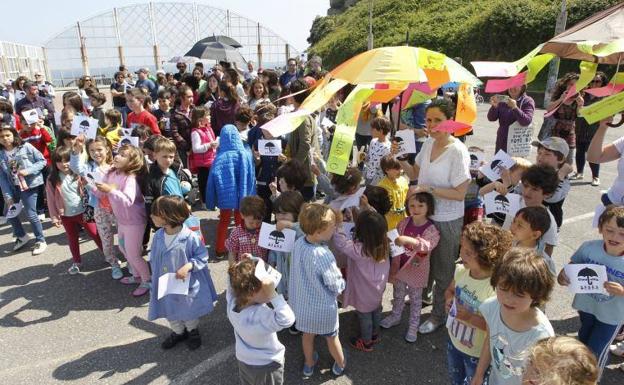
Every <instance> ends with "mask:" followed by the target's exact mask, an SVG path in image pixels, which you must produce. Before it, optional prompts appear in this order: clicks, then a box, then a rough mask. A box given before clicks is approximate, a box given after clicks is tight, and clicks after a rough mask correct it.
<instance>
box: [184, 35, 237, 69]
mask: <svg viewBox="0 0 624 385" xmlns="http://www.w3.org/2000/svg"><path fill="white" fill-rule="evenodd" d="M184 56H193V57H196V58H199V59H211V60H216V61H225V62H228V63H236V64H237V65H238V67H239V68H243V67H244V66H245V64H246V63H247V61H246V60H245V59H244V58H243V55H241V54H240V52H238V51H237V50H236V48H234V47H232V46H231V45H227V44H225V43H221V42H219V41H217V42H210V43H202V42H197V43H195V45H194V46H193V48H191V49H190V51H188V52H187V53H185V54H184Z"/></svg>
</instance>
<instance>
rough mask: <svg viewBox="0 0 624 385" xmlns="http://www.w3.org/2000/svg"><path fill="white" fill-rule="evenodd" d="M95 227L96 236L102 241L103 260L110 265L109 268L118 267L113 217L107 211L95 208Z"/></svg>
mask: <svg viewBox="0 0 624 385" xmlns="http://www.w3.org/2000/svg"><path fill="white" fill-rule="evenodd" d="M93 211H94V217H95V226H96V227H97V231H98V235H99V236H100V240H101V241H102V252H103V253H104V259H106V262H108V263H110V265H111V266H119V260H118V259H117V256H116V255H115V248H114V247H115V240H114V236H115V233H114V232H113V227H114V226H115V216H114V215H113V213H112V212H111V211H109V210H105V209H102V208H100V207H96V208H95V209H94V210H93Z"/></svg>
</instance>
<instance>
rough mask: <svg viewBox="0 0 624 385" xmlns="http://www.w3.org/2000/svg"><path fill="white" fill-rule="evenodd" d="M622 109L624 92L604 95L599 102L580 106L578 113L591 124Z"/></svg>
mask: <svg viewBox="0 0 624 385" xmlns="http://www.w3.org/2000/svg"><path fill="white" fill-rule="evenodd" d="M622 110H624V92H620V93H619V94H615V95H612V96H609V97H606V98H604V99H602V100H601V101H599V102H596V103H594V104H591V105H589V106H586V107H583V108H581V109H580V111H579V115H580V116H582V117H584V118H585V120H587V123H589V124H593V123H596V122H598V121H601V120H602V119H604V118H608V117H609V116H612V115H615V114H617V113H618V112H620V111H622Z"/></svg>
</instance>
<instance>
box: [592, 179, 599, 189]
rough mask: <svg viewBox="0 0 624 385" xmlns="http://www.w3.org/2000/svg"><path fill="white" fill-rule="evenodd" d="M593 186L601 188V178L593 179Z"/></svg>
mask: <svg viewBox="0 0 624 385" xmlns="http://www.w3.org/2000/svg"><path fill="white" fill-rule="evenodd" d="M591 185H592V186H594V187H596V186H600V178H592V182H591Z"/></svg>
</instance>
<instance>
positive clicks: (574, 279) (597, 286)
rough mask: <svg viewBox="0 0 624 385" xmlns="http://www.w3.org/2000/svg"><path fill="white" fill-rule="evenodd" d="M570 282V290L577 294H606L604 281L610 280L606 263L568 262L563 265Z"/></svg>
mask: <svg viewBox="0 0 624 385" xmlns="http://www.w3.org/2000/svg"><path fill="white" fill-rule="evenodd" d="M563 269H564V270H565V274H566V275H567V276H568V280H569V281H570V284H569V285H568V290H569V291H570V292H571V293H576V294H589V293H599V294H606V293H607V292H606V291H605V289H604V283H605V282H607V281H608V278H607V268H606V267H605V266H604V265H594V264H586V263H578V264H573V263H571V264H568V265H565V266H564V267H563Z"/></svg>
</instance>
